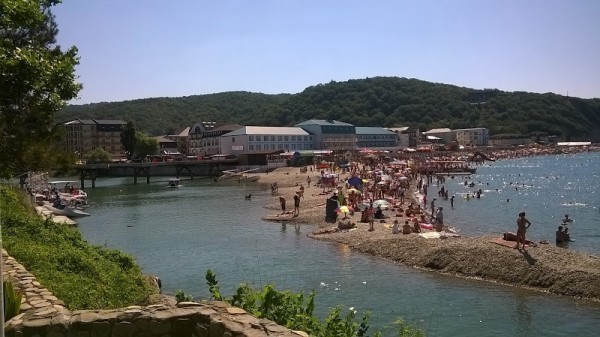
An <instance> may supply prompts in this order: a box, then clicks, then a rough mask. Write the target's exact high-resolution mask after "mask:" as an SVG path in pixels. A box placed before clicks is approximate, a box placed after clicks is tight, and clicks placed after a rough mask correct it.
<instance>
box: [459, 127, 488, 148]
mask: <svg viewBox="0 0 600 337" xmlns="http://www.w3.org/2000/svg"><path fill="white" fill-rule="evenodd" d="M453 131H454V139H455V140H456V141H457V142H458V144H460V145H463V146H486V145H488V142H489V137H490V136H489V131H488V129H486V128H472V129H456V130H453Z"/></svg>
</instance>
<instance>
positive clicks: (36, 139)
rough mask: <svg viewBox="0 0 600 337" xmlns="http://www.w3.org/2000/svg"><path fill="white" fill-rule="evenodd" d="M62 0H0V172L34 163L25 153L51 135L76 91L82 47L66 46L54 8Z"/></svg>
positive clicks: (10, 172) (11, 171)
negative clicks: (59, 37)
mask: <svg viewBox="0 0 600 337" xmlns="http://www.w3.org/2000/svg"><path fill="white" fill-rule="evenodd" d="M59 2H60V1H59V0H29V1H23V0H2V1H0V88H2V90H0V176H1V177H10V176H12V175H14V174H15V173H17V172H22V171H25V170H28V169H29V168H30V165H29V163H28V162H27V158H26V157H25V154H26V153H27V152H28V150H29V149H31V148H32V147H34V146H36V144H40V143H42V142H44V141H50V137H51V136H52V134H53V132H54V130H53V128H52V127H51V126H52V125H53V124H54V115H55V113H56V112H57V111H59V110H60V109H61V108H63V107H64V106H65V105H66V101H68V100H71V99H73V98H75V97H76V96H77V93H78V92H79V90H80V89H81V84H79V83H77V82H76V81H75V79H76V76H75V66H76V65H77V64H78V63H79V59H78V57H77V49H76V48H75V47H71V48H69V49H67V50H66V51H62V50H61V49H60V47H59V46H58V45H57V44H56V35H57V33H58V29H57V26H56V22H55V21H54V15H53V14H52V13H51V11H50V8H51V7H52V6H54V5H56V4H57V3H59Z"/></svg>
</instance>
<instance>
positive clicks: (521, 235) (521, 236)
mask: <svg viewBox="0 0 600 337" xmlns="http://www.w3.org/2000/svg"><path fill="white" fill-rule="evenodd" d="M517 226H518V228H517V245H516V246H515V249H519V242H521V244H522V245H523V250H525V233H526V232H527V228H529V226H531V222H529V220H527V219H526V218H525V212H521V213H519V218H518V219H517Z"/></svg>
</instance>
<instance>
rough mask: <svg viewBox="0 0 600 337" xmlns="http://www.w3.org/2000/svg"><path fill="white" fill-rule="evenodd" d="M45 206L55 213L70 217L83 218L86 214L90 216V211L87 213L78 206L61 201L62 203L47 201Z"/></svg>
mask: <svg viewBox="0 0 600 337" xmlns="http://www.w3.org/2000/svg"><path fill="white" fill-rule="evenodd" d="M44 207H45V208H46V209H48V210H50V211H52V213H54V214H55V215H64V216H67V217H69V218H81V217H84V216H90V213H86V212H84V211H82V210H80V209H77V208H73V207H69V206H67V205H65V204H64V203H60V204H58V203H54V204H51V203H45V204H44Z"/></svg>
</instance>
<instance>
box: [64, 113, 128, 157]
mask: <svg viewBox="0 0 600 337" xmlns="http://www.w3.org/2000/svg"><path fill="white" fill-rule="evenodd" d="M125 124H127V123H126V122H125V121H122V120H102V119H76V120H72V121H69V122H65V123H62V124H61V125H62V126H63V127H64V128H65V138H64V140H63V147H64V149H65V150H67V151H72V152H75V153H76V154H77V155H78V156H80V157H83V156H85V155H86V154H87V153H88V152H90V151H93V150H95V149H99V148H101V149H104V150H105V151H107V152H109V153H110V154H111V155H112V156H122V155H123V152H124V150H123V145H122V144H121V128H122V127H123V126H124V125H125Z"/></svg>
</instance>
